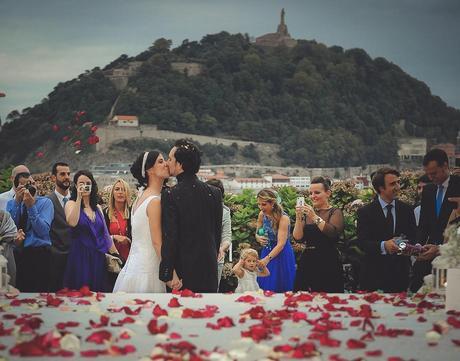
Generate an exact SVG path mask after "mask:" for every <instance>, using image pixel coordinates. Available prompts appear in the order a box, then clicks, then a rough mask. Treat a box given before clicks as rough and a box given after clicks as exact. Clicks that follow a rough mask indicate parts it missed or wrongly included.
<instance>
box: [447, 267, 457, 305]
mask: <svg viewBox="0 0 460 361" xmlns="http://www.w3.org/2000/svg"><path fill="white" fill-rule="evenodd" d="M446 310H447V311H449V310H455V311H460V268H449V269H448V270H447V289H446Z"/></svg>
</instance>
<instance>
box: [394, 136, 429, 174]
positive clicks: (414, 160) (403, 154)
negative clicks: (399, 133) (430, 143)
mask: <svg viewBox="0 0 460 361" xmlns="http://www.w3.org/2000/svg"><path fill="white" fill-rule="evenodd" d="M398 146H399V149H398V157H399V164H400V166H401V168H418V167H420V166H421V164H422V161H423V157H424V156H425V154H426V151H427V140H426V138H414V137H407V138H399V139H398Z"/></svg>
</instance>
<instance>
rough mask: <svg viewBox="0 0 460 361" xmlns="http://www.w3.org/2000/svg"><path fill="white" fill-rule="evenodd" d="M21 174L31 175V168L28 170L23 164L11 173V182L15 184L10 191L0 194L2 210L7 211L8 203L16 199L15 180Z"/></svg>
mask: <svg viewBox="0 0 460 361" xmlns="http://www.w3.org/2000/svg"><path fill="white" fill-rule="evenodd" d="M19 173H28V174H30V171H29V168H27V167H26V166H25V165H23V164H21V165H18V166H16V167H14V168H13V170H12V171H11V176H10V181H11V183H12V184H13V186H12V187H11V189H10V190H8V191H6V192H3V193H0V210H6V204H7V203H8V201H10V200H11V199H13V198H14V195H15V194H16V187H15V185H14V178H15V177H16V175H17V174H19Z"/></svg>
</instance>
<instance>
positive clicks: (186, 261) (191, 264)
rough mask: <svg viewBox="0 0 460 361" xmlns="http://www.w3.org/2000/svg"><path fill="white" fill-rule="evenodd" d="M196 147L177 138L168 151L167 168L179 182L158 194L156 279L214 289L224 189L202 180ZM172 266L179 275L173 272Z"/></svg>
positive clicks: (198, 288)
mask: <svg viewBox="0 0 460 361" xmlns="http://www.w3.org/2000/svg"><path fill="white" fill-rule="evenodd" d="M200 164H201V155H200V150H199V149H198V147H197V146H196V145H195V144H193V143H191V142H189V141H187V140H185V139H180V140H178V141H176V143H175V144H174V147H173V148H172V149H171V151H170V152H169V157H168V168H169V173H170V175H172V176H175V177H176V178H177V185H176V186H174V187H172V188H167V189H165V190H164V191H163V192H162V195H161V214H162V229H163V245H162V247H161V264H160V279H161V280H162V281H164V282H166V284H167V285H168V287H170V288H174V287H175V285H176V284H177V283H178V282H180V280H181V279H182V283H183V286H184V288H187V289H190V290H192V291H194V292H216V290H217V262H216V259H217V255H218V250H219V247H220V240H221V238H222V194H221V192H220V191H219V190H218V189H216V188H215V187H213V186H210V185H208V184H206V183H204V182H201V181H200V180H199V179H198V177H197V176H196V173H198V171H199V169H200ZM174 270H176V272H177V276H178V278H179V279H176V278H175V277H174V273H173V272H174Z"/></svg>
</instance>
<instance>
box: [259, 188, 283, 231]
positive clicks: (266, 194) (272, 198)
mask: <svg viewBox="0 0 460 361" xmlns="http://www.w3.org/2000/svg"><path fill="white" fill-rule="evenodd" d="M257 198H258V199H260V200H261V201H264V202H268V203H271V204H272V205H273V210H272V215H273V221H272V226H273V229H274V230H277V229H278V227H279V224H280V220H281V216H282V215H283V207H282V206H281V204H279V203H278V193H277V192H276V191H275V190H273V189H270V188H264V189H262V190H260V191H259V193H257Z"/></svg>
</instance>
